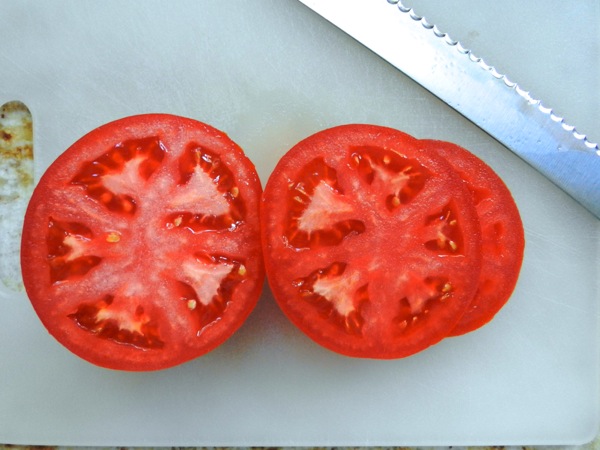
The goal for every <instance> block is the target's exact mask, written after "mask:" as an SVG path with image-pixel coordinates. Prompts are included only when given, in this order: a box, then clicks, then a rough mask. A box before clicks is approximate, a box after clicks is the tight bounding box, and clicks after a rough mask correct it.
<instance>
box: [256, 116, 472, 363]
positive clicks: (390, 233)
mask: <svg viewBox="0 0 600 450" xmlns="http://www.w3.org/2000/svg"><path fill="white" fill-rule="evenodd" d="M298 205H300V206H298ZM261 221H262V227H261V228H262V229H261V233H262V241H263V253H264V258H265V267H266V272H267V278H268V281H269V285H270V287H271V290H272V292H273V294H274V297H275V300H276V301H277V303H278V304H279V306H280V307H281V309H282V311H283V312H284V313H285V315H286V316H287V317H288V318H289V319H290V320H291V322H292V323H294V325H296V326H297V327H298V328H299V329H300V330H301V331H302V332H304V333H305V334H306V335H307V336H308V337H309V338H311V339H312V340H313V341H315V342H316V343H318V344H320V345H321V346H323V347H325V348H327V349H329V350H332V351H334V352H337V353H340V354H343V355H347V356H352V357H359V358H374V359H392V358H401V357H406V356H410V355H412V354H415V353H417V352H419V351H422V350H424V349H426V348H427V347H429V346H431V345H433V344H435V343H437V342H439V341H440V340H442V339H443V338H445V337H446V336H447V334H448V333H449V332H450V331H451V330H452V329H453V328H454V326H455V325H456V323H457V322H458V320H459V319H460V317H461V316H462V315H463V314H464V312H465V310H466V308H467V306H468V305H469V303H470V302H471V299H472V297H473V295H474V292H475V288H476V280H477V278H478V276H479V270H480V264H481V236H480V229H479V223H478V219H477V216H476V213H475V209H474V206H473V204H472V202H471V197H470V193H469V192H468V190H467V189H466V187H465V186H464V184H463V183H462V180H460V178H459V177H458V175H457V174H456V173H455V172H454V171H453V170H452V168H451V167H450V165H449V164H448V163H447V162H446V160H445V159H444V158H441V157H440V156H439V155H438V154H437V153H435V152H431V151H428V150H423V149H420V148H419V142H418V141H417V140H416V139H414V138H412V137H411V136H409V135H407V134H405V133H402V132H400V131H398V130H394V129H391V128H386V127H381V126H375V125H363V124H352V125H342V126H338V127H333V128H330V129H327V130H323V131H320V132H318V133H315V134H314V135H312V136H309V137H308V138H306V139H304V140H303V141H301V142H299V143H298V144H296V145H295V146H294V147H293V148H292V149H290V150H289V151H288V152H287V153H286V154H285V155H284V156H283V157H282V158H281V159H280V161H279V163H278V164H277V167H276V168H275V170H274V171H273V173H272V174H271V176H270V178H269V180H268V182H267V184H266V187H265V190H264V193H263V197H262V204H261ZM450 224H452V225H450ZM456 224H458V225H456ZM311 226H312V228H311ZM452 227H454V228H452ZM307 230H309V231H307ZM453 230H454V231H453ZM437 238H439V242H437V241H436V239H437Z"/></svg>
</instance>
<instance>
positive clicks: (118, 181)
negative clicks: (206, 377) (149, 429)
mask: <svg viewBox="0 0 600 450" xmlns="http://www.w3.org/2000/svg"><path fill="white" fill-rule="evenodd" d="M261 192H262V189H261V185H260V182H259V180H258V176H257V174H256V171H255V169H254V166H253V165H252V163H251V162H250V161H249V160H248V159H247V157H246V156H245V155H244V154H243V152H242V150H241V149H240V148H239V147H238V146H237V145H236V144H235V143H234V142H233V141H231V140H230V139H229V138H228V137H227V136H226V135H225V134H223V133H222V132H220V131H218V130H216V129H214V128H212V127H210V126H208V125H206V124H203V123H201V122H198V121H195V120H191V119H187V118H182V117H177V116H172V115H166V114H148V115H140V116H133V117H128V118H124V119H121V120H118V121H115V122H111V123H109V124H107V125H104V126H101V127H100V128H97V129H96V130H93V131H92V132H90V133H89V134H87V135H86V136H84V137H83V138H81V139H80V140H79V141H77V142H76V143H75V144H73V145H72V146H71V147H70V148H69V149H68V150H67V151H65V152H64V153H63V154H62V155H61V156H60V157H59V158H58V159H57V160H56V161H55V162H54V163H53V164H52V165H51V166H50V167H49V168H48V169H47V171H46V172H45V173H44V175H43V176H42V178H41V179H40V181H39V183H38V185H37V187H36V189H35V192H34V194H33V196H32V199H31V201H30V204H29V207H28V210H27V213H26V217H25V224H24V229H23V240H22V250H21V260H22V272H23V278H24V282H25V287H26V290H27V293H28V296H29V298H30V300H31V303H32V305H33V307H34V309H35V310H36V312H37V314H38V316H39V317H40V319H41V320H42V322H43V324H44V325H45V326H46V328H47V329H48V331H49V332H50V333H51V334H52V335H53V336H54V337H55V338H56V339H57V340H58V341H59V342H60V343H62V344H63V345H64V346H65V347H67V348H68V349H70V350H71V351H72V352H74V353H75V354H77V355H78V356H80V357H82V358H84V359H86V360H88V361H90V362H92V363H94V364H97V365H99V366H103V367H107V368H112V369H120V370H157V369H163V368H167V367H171V366H174V365H177V364H181V363H183V362H186V361H189V360H190V359H193V358H195V357H198V356H200V355H202V354H205V353H206V352H208V351H210V350H212V349H214V348H215V347H217V346H218V345H220V344H221V343H222V342H224V341H225V340H226V339H227V338H228V337H230V336H231V335H232V334H233V333H234V332H235V331H236V330H237V329H238V328H239V327H240V326H241V325H242V323H243V322H244V320H245V319H246V318H247V316H248V315H249V314H250V312H251V311H252V309H253V308H254V306H255V304H256V302H257V299H258V296H259V294H260V291H261V288H262V281H263V277H264V269H263V264H262V257H261V247H260V236H259V226H260V224H259V199H260V195H261Z"/></svg>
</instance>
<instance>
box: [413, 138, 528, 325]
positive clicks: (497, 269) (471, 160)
mask: <svg viewBox="0 0 600 450" xmlns="http://www.w3.org/2000/svg"><path fill="white" fill-rule="evenodd" d="M422 143H423V145H425V146H426V147H427V148H429V149H431V150H433V151H436V152H438V153H439V154H440V155H442V156H443V157H444V158H446V159H447V160H448V162H450V163H451V164H452V166H453V168H454V170H455V171H456V172H457V173H458V174H459V175H460V176H461V178H462V179H463V180H464V182H465V184H466V185H467V187H468V188H469V190H470V191H471V193H472V195H473V203H474V204H475V207H476V209H477V214H478V217H479V222H480V224H481V230H482V231H481V232H482V258H483V259H482V268H481V272H480V276H479V282H478V289H477V293H476V294H475V297H474V299H473V301H472V303H471V305H470V306H469V308H468V309H467V311H466V313H465V315H464V316H463V317H462V318H461V320H460V321H459V323H458V324H457V325H456V326H455V327H454V329H453V330H452V332H451V333H450V335H451V336H458V335H462V334H465V333H468V332H471V331H474V330H476V329H478V328H480V327H482V326H483V325H485V324H486V323H488V322H489V321H491V320H492V319H493V318H494V316H495V315H496V314H497V313H498V311H500V309H501V308H502V307H503V306H504V305H505V304H506V302H507V301H508V300H509V298H510V297H511V295H512V293H513V291H514V289H515V287H516V284H517V281H518V278H519V273H520V270H521V265H522V262H523V253H524V248H525V236H524V230H523V222H522V220H521V216H520V214H519V210H518V208H517V205H516V203H515V201H514V199H513V197H512V195H511V193H510V191H509V189H508V188H507V187H506V185H505V184H504V182H503V181H502V179H501V178H500V177H499V176H498V175H497V174H496V173H495V172H494V170H493V169H492V168H491V167H489V166H488V165H487V164H486V163H485V162H483V161H482V160H481V159H479V158H477V157H476V156H475V155H473V154H472V153H471V152H469V151H468V150H466V149H464V148H462V147H460V146H458V145H456V144H453V143H450V142H443V141H434V140H423V141H422Z"/></svg>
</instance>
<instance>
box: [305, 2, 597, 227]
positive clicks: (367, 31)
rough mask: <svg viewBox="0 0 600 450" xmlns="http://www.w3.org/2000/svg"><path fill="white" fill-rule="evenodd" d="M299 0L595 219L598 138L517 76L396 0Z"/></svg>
mask: <svg viewBox="0 0 600 450" xmlns="http://www.w3.org/2000/svg"><path fill="white" fill-rule="evenodd" d="M300 1H301V2H302V3H303V4H304V5H306V6H308V7H309V8H310V9H312V10H313V11H315V12H316V13H318V14H319V15H321V16H323V17H324V18H325V19H327V20H328V21H329V22H331V23H332V24H334V25H336V26H337V27H339V28H340V29H342V30H343V31H345V32H346V33H347V34H349V35H350V36H352V37H353V38H355V39H356V40H357V41H359V42H361V43H362V44H363V45H365V46H366V47H367V48H369V49H371V50H372V51H373V52H375V53H376V54H378V55H379V56H381V57H382V58H383V59H385V60H387V61H388V62H389V63H391V64H392V65H393V66H395V67H396V68H398V69H400V70H401V71H402V72H404V73H405V74H406V75H408V76H409V77H410V78H412V79H413V80H414V81H416V82H417V83H419V84H420V85H421V86H423V87H424V88H425V89H427V90H428V91H430V92H431V93H432V94H434V95H435V96H437V97H438V98H440V99H441V100H442V101H444V102H445V103H447V104H448V105H449V106H451V107H452V108H454V109H455V110H456V111H458V112H459V113H460V114H462V115H463V116H465V117H466V118H467V119H469V120H470V121H471V122H473V123H474V124H475V125H477V126H479V127H480V128H481V129H482V130H484V131H485V132H487V133H488V134H490V135H491V136H492V137H494V138H495V139H497V140H498V141H499V142H500V143H502V144H503V145H505V146H506V147H507V148H509V149H510V150H512V151H513V152H514V153H516V154H517V155H518V156H520V157H521V158H522V159H523V160H524V161H526V162H527V163H529V164H530V165H531V166H533V167H535V168H536V169H537V170H539V171H540V172H541V173H542V174H544V175H545V176H546V177H547V178H549V179H550V180H551V181H553V182H554V183H555V184H556V185H557V186H559V187H560V188H561V189H563V190H564V191H565V192H567V193H568V194H569V195H570V196H571V197H573V198H574V199H575V200H576V201H578V202H579V203H580V204H581V205H583V206H584V207H585V208H586V209H587V210H589V211H590V212H591V213H592V214H594V215H595V216H596V217H597V218H600V150H599V148H598V144H596V143H594V142H590V140H589V139H588V138H587V137H586V135H584V134H581V133H579V132H578V131H577V129H576V128H575V127H574V126H571V125H568V124H567V123H566V122H565V121H564V119H563V118H562V117H559V116H557V115H556V114H555V113H554V112H553V110H552V109H551V108H547V107H545V106H544V105H543V104H542V103H541V101H540V100H536V99H534V98H532V97H531V95H530V94H529V92H527V91H525V90H523V89H521V88H520V87H519V85H518V84H517V83H515V82H513V81H511V80H509V79H508V78H507V77H506V76H505V75H502V74H500V73H498V72H497V71H496V69H495V68H494V67H492V66H489V65H487V64H486V63H485V61H484V60H483V59H481V58H479V57H476V56H475V55H474V54H473V53H472V52H471V51H470V50H468V49H466V48H465V47H463V46H462V45H461V44H460V42H458V41H454V40H452V39H451V38H450V37H449V36H448V34H446V33H443V32H441V31H440V30H439V29H438V28H437V27H436V26H435V25H433V24H431V23H429V22H428V21H427V20H426V19H425V18H424V17H421V16H418V15H417V14H416V13H415V12H414V10H413V9H412V8H408V7H406V6H404V4H403V3H402V2H401V1H400V0H300ZM490 105H493V107H490Z"/></svg>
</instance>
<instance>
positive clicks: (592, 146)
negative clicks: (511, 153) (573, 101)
mask: <svg viewBox="0 0 600 450" xmlns="http://www.w3.org/2000/svg"><path fill="white" fill-rule="evenodd" d="M387 2H388V3H390V4H392V5H396V6H397V8H398V10H399V11H400V12H401V13H403V14H408V15H409V17H410V18H411V19H412V20H414V21H415V22H419V23H420V24H421V25H422V26H423V28H425V29H426V30H429V31H430V32H432V33H433V34H434V35H435V36H436V37H438V38H439V39H441V40H443V41H444V42H445V43H446V44H447V45H448V46H450V47H454V48H455V49H456V51H457V52H459V53H461V54H463V55H465V56H466V57H468V59H469V60H470V61H471V62H472V63H474V64H476V65H478V66H479V67H480V68H481V69H482V70H484V71H486V72H488V73H489V74H490V75H491V76H492V77H494V78H496V79H497V80H500V81H501V82H502V83H504V85H505V86H506V87H507V88H509V89H513V90H514V91H515V92H516V93H517V94H518V95H519V96H520V97H522V98H523V99H524V100H525V101H526V102H527V103H528V104H530V105H531V106H533V107H536V108H537V109H538V110H539V111H540V112H541V113H542V114H545V115H547V116H548V117H550V119H551V120H552V121H553V122H555V123H556V124H557V125H558V126H560V127H561V128H562V129H563V130H564V131H565V132H567V133H570V134H571V135H572V136H573V138H574V139H576V140H578V141H581V142H582V144H583V146H584V148H586V149H588V150H589V151H590V152H591V153H595V154H596V155H598V156H600V147H599V145H598V143H596V142H593V141H591V140H589V139H588V136H587V135H586V134H584V133H580V132H579V131H578V130H577V128H576V127H575V126H573V125H570V124H568V123H567V121H566V120H565V118H564V117H563V116H560V115H558V114H556V113H555V111H554V110H553V109H552V108H549V107H546V106H545V105H544V104H542V101H541V100H540V99H536V98H535V97H533V96H532V95H531V92H530V91H527V90H525V89H523V88H522V87H521V86H519V84H518V83H516V82H513V81H511V80H510V79H509V78H508V77H507V75H506V74H503V73H500V72H498V71H497V70H496V68H495V67H494V66H492V65H489V64H487V63H486V62H485V60H484V59H483V58H480V57H478V56H476V55H475V54H474V53H473V52H472V51H471V50H470V49H469V48H466V47H464V46H463V45H462V44H461V42H460V41H458V40H455V39H452V37H450V35H449V34H448V33H445V32H443V31H441V30H440V29H439V28H438V26H437V25H435V24H433V23H430V22H429V21H428V20H427V18H426V17H424V16H421V15H419V14H417V13H416V11H415V10H414V8H410V7H407V6H405V5H404V4H403V3H402V1H401V0H387Z"/></svg>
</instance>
